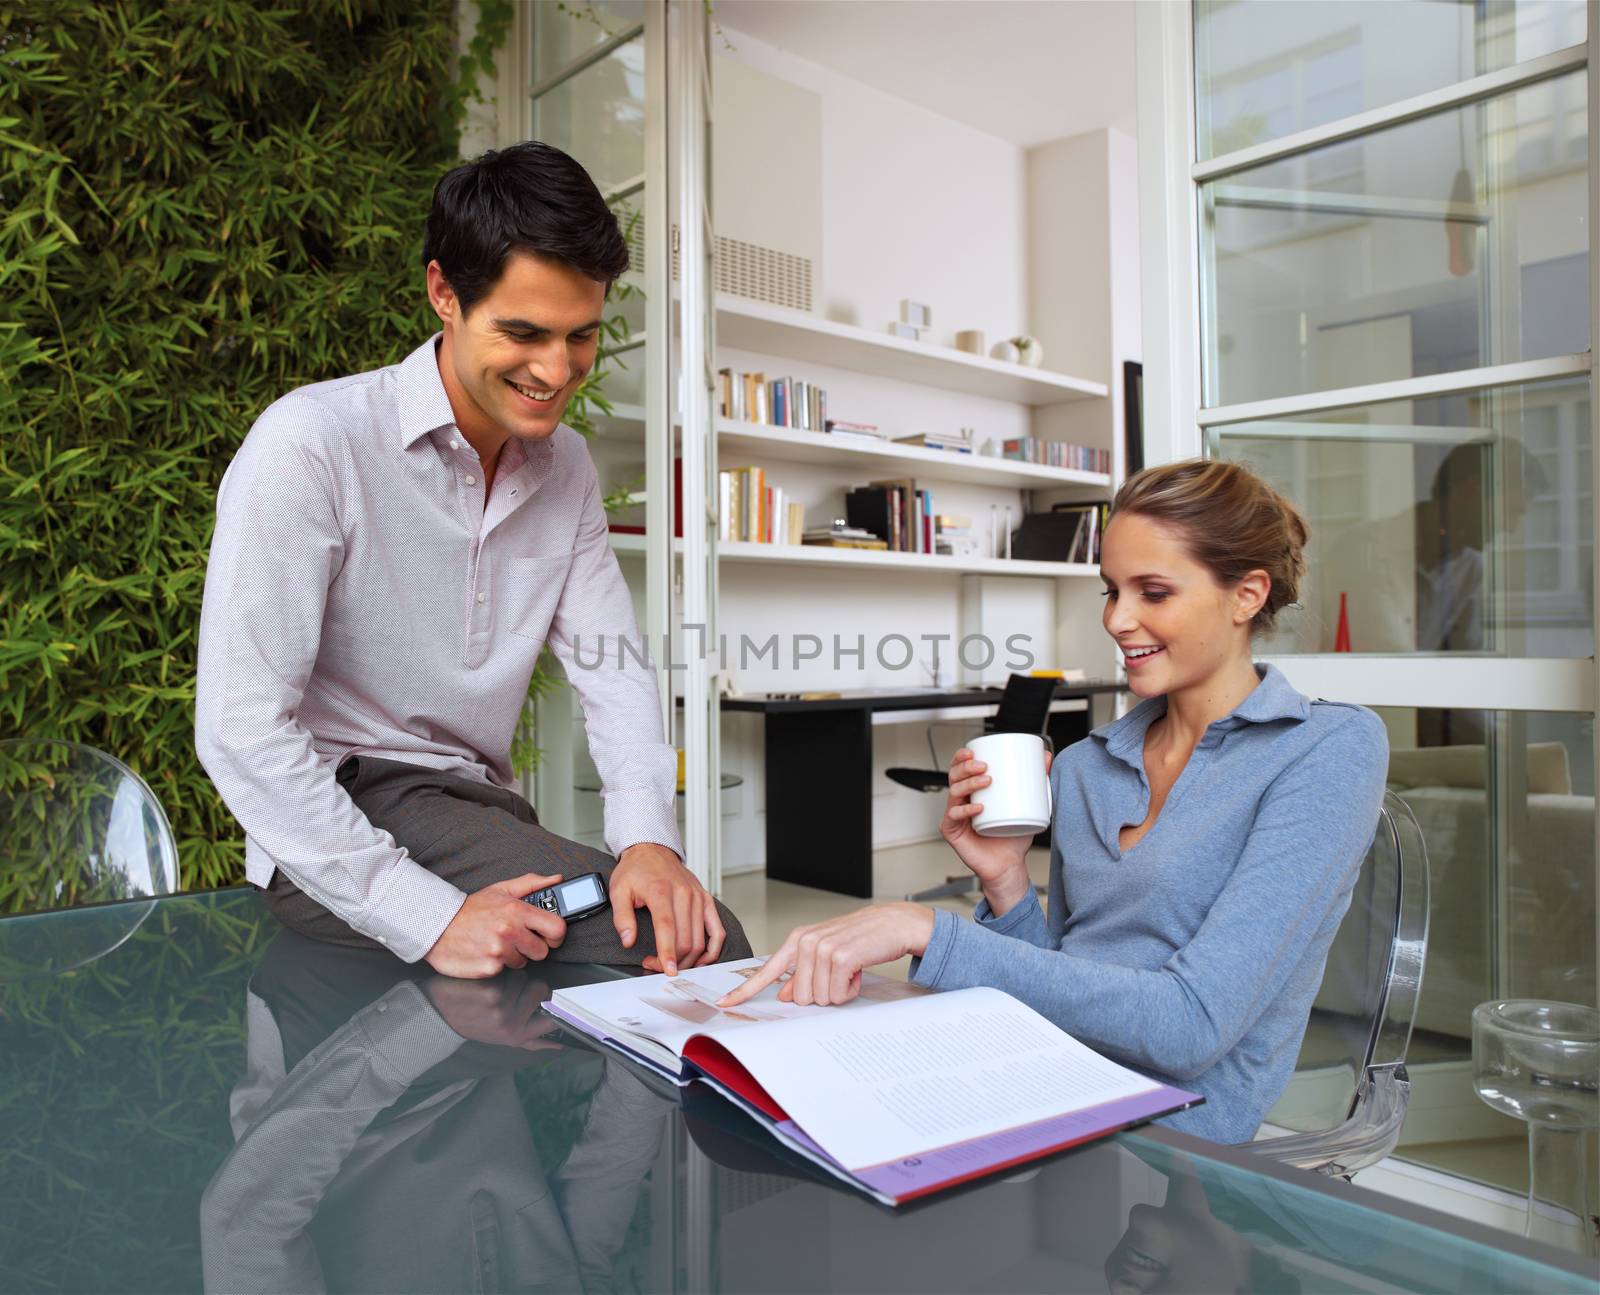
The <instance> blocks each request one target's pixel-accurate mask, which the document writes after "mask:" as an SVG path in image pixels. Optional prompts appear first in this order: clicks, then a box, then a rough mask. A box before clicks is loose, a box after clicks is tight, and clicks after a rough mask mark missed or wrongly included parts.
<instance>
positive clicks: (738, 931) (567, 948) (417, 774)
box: [262, 755, 751, 967]
mask: <svg viewBox="0 0 1600 1295" xmlns="http://www.w3.org/2000/svg"><path fill="white" fill-rule="evenodd" d="M337 777H338V780H339V785H340V786H341V787H343V788H344V789H345V791H346V792H348V793H349V796H350V799H351V800H353V801H355V803H356V808H357V809H359V810H360V811H361V812H362V813H363V814H365V815H366V816H367V819H368V820H369V821H370V822H371V823H372V825H373V826H374V827H377V828H380V829H381V830H383V831H385V832H387V833H389V835H390V836H392V837H394V839H395V841H396V843H397V844H399V845H400V846H401V847H403V848H404V849H405V850H406V851H407V853H409V854H410V855H411V857H412V858H413V859H415V860H416V861H417V862H418V863H420V864H421V865H422V866H423V867H424V868H426V869H427V870H428V871H429V872H431V873H433V874H434V875H435V876H437V877H443V878H444V879H445V880H446V881H448V882H450V883H451V884H452V885H455V886H458V887H460V888H461V889H462V890H464V891H466V892H467V893H468V894H471V893H472V892H473V891H475V890H482V889H483V888H484V887H485V886H489V885H492V884H494V883H495V882H497V881H510V880H511V879H512V878H513V877H520V876H522V875H523V874H524V873H528V872H538V873H546V874H548V873H560V874H561V875H562V876H563V877H575V876H577V875H578V874H579V873H583V872H600V873H604V874H605V876H606V881H607V884H608V885H609V884H610V879H611V871H612V869H613V868H615V867H616V866H617V861H616V860H615V859H614V858H612V857H611V856H610V855H609V854H606V853H604V852H603V851H601V850H596V849H593V848H591V847H589V846H587V845H580V844H579V843H578V842H577V841H569V840H567V839H566V838H565V837H560V836H557V835H555V834H554V833H553V832H547V831H546V830H545V829H544V828H542V827H540V826H539V819H538V816H537V815H536V814H535V813H534V812H533V806H532V805H530V804H528V802H527V801H526V800H524V799H523V798H522V797H521V796H519V795H517V794H516V792H513V791H504V790H502V789H501V788H499V787H492V786H490V785H489V784H488V783H481V782H475V781H473V780H472V779H470V778H462V777H458V776H457V775H454V774H449V773H442V772H440V771H439V770H437V769H424V768H421V767H420V766H417V765H410V764H401V763H399V762H397V761H394V760H377V759H374V758H373V757H371V756H365V755H364V756H349V757H347V758H346V759H345V760H344V762H343V763H341V764H340V765H339V769H338V774H337ZM262 897H263V899H264V900H265V901H266V905H267V908H268V909H269V910H270V911H271V912H272V915H273V916H274V917H276V918H277V919H278V920H279V921H280V922H282V923H283V924H284V925H285V926H287V927H288V928H289V929H290V930H293V931H299V932H300V934H302V935H306V936H309V937H310V938H311V939H313V940H322V941H325V942H326V943H328V944H339V945H343V946H345V947H346V948H355V949H381V948H382V947H383V946H382V945H380V944H379V943H378V942H377V941H376V940H374V939H372V938H371V937H369V936H365V935H362V934H361V933H360V932H358V931H355V930H352V929H351V928H350V926H349V925H348V924H346V923H345V921H344V919H342V918H340V917H337V916H335V915H334V914H333V913H330V912H329V911H328V910H327V909H325V908H323V907H322V905H321V904H319V903H317V902H316V900H314V899H312V898H311V897H310V896H309V895H307V894H306V893H305V892H304V891H302V890H301V889H300V888H299V887H298V886H296V885H295V884H294V882H293V881H292V880H290V878H289V876H288V874H286V873H285V872H284V871H283V869H282V868H279V869H278V870H277V871H276V872H274V873H273V874H272V881H271V884H270V885H269V886H268V887H267V889H266V890H264V891H263V892H262ZM717 912H718V913H719V914H720V915H721V917H722V925H723V928H724V929H725V930H726V931H727V941H726V942H725V943H724V945H723V948H722V957H721V959H720V960H721V961H723V962H727V961H730V960H732V959H735V958H748V957H750V956H751V955H750V941H749V940H748V939H747V938H746V937H745V933H744V928H743V927H742V926H740V925H739V919H738V918H736V917H735V916H734V915H733V913H732V912H731V911H730V910H729V909H728V908H727V907H726V906H725V905H724V904H723V903H722V901H721V900H718V901H717ZM637 916H638V919H639V920H638V924H637V930H638V935H637V937H636V938H635V940H634V942H633V948H631V949H624V948H623V947H622V942H621V941H620V940H619V939H618V938H617V931H616V928H615V927H614V926H613V925H612V923H611V915H610V913H609V912H599V913H595V914H594V915H593V916H592V917H588V918H585V919H583V920H582V921H578V922H573V923H572V924H570V925H569V926H568V927H567V938H566V939H565V940H563V941H562V942H561V944H560V945H559V946H558V947H556V948H555V949H552V950H551V952H550V956H551V958H552V959H553V960H557V961H561V962H598V963H605V964H609V965H613V966H634V967H637V966H638V965H639V963H640V962H641V961H642V960H643V959H644V958H645V957H646V956H647V955H649V954H652V953H654V952H655V951H656V939H655V928H654V927H653V926H652V925H651V922H650V910H649V909H645V908H641V909H639V910H638V911H637Z"/></svg>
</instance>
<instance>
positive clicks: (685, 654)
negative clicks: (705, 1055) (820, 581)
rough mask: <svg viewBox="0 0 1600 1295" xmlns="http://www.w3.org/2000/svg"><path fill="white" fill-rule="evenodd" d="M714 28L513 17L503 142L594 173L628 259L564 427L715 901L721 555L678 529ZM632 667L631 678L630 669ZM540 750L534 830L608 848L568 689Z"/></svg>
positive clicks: (698, 445) (684, 504) (688, 17)
mask: <svg viewBox="0 0 1600 1295" xmlns="http://www.w3.org/2000/svg"><path fill="white" fill-rule="evenodd" d="M707 26H708V23H707V20H706V16H705V13H704V9H703V7H702V6H701V5H699V4H697V3H685V2H682V0H575V2H574V3H571V4H559V5H558V4H555V3H540V4H532V5H522V6H519V8H518V11H517V27H516V31H515V36H514V40H515V41H516V42H520V45H519V48H520V50H521V51H523V52H524V54H525V57H526V60H527V66H528V72H529V79H530V80H531V85H530V86H529V87H527V89H526V112H525V116H524V118H523V120H522V121H521V122H520V123H519V124H518V126H517V127H516V128H515V130H514V131H513V133H514V134H515V136H516V137H517V138H531V139H539V140H542V141H544V142H545V143H548V144H553V145H555V146H556V147H558V148H561V149H563V150H565V151H566V152H568V153H570V154H572V155H573V156H574V157H575V158H577V160H578V161H579V162H581V163H582V164H583V165H584V166H585V167H586V168H587V169H588V171H589V173H590V175H591V176H592V177H593V178H594V180H595V182H596V184H597V185H598V186H599V187H600V189H601V191H602V192H603V193H604V194H605V195H606V197H607V200H608V202H609V203H610V204H611V206H612V208H613V209H614V210H615V212H616V213H617V217H618V219H619V221H620V222H621V223H622V227H623V229H624V231H625V232H626V234H627V236H628V242H629V246H630V249H631V251H632V254H633V266H632V268H631V269H630V271H629V272H628V274H627V275H626V276H625V277H624V278H623V279H622V281H621V282H620V283H619V284H618V285H617V286H616V288H615V289H613V292H612V296H611V299H610V302H609V304H608V308H607V321H606V329H605V336H604V338H603V339H602V345H601V352H600V359H599V362H598V363H597V364H596V367H595V371H594V374H593V375H592V377H591V379H590V381H589V383H588V384H587V385H586V386H585V388H584V389H583V391H582V393H581V398H579V399H575V401H574V404H573V406H572V408H571V409H569V414H568V418H567V421H568V423H569V424H570V425H572V426H573V427H575V428H577V429H578V430H579V431H581V432H583V433H584V434H585V435H586V436H587V437H588V440H589V449H590V453H591V455H592V456H593V458H594V460H595V465H596V468H597V470H598V471H599V474H600V479H601V484H602V487H603V488H604V490H605V491H606V498H607V505H608V512H609V513H610V520H611V539H612V547H613V548H614V550H615V551H616V553H617V558H618V561H619V563H620V564H621V566H622V569H623V572H624V574H625V575H626V576H627V578H628V582H629V584H630V586H631V587H632V589H633V592H634V603H635V613H636V616H637V618H638V622H639V627H640V629H641V631H642V632H643V634H644V637H645V645H646V649H647V651H648V656H649V661H650V662H651V664H653V666H654V668H655V671H656V679H657V685H658V688H659V690H660V693H661V698H662V722H663V725H664V728H665V731H666V732H667V733H668V734H669V735H670V736H671V740H672V741H673V743H674V744H675V745H676V746H677V747H678V748H679V749H680V751H682V752H683V756H682V767H683V769H684V774H685V777H684V784H683V787H682V791H683V795H682V797H681V798H680V804H681V806H682V807H683V810H684V830H685V848H686V851H687V854H688V859H687V862H688V863H689V866H690V867H691V869H693V870H694V871H695V873H696V875H698V876H699V877H700V878H701V879H702V880H703V881H705V882H706V883H707V884H709V885H711V886H713V887H715V886H716V884H717V881H718V879H719V868H718V858H719V851H718V845H719V842H718V836H717V832H716V830H715V829H716V826H717V819H716V812H717V804H718V795H717V793H716V792H715V791H714V790H713V789H714V788H715V787H716V786H717V784H718V781H719V777H720V773H719V770H718V768H717V765H718V750H717V724H716V722H715V704H716V702H715V680H714V678H712V677H711V676H709V675H708V674H707V672H706V670H705V668H704V666H705V661H704V658H703V657H701V656H700V655H699V652H698V648H699V646H700V645H701V644H702V643H704V642H714V641H715V640H714V633H713V631H712V623H713V620H714V607H715V597H714V585H713V584H712V582H713V581H714V572H715V556H714V553H712V554H709V555H708V554H707V553H706V551H705V543H706V540H705V537H704V536H703V534H702V529H703V528H696V527H693V526H690V527H688V528H687V529H686V528H685V526H684V525H683V522H682V519H681V518H680V517H679V516H678V515H677V512H678V509H679V506H680V504H681V511H682V516H683V517H703V516H705V499H706V492H705V486H704V484H703V483H704V482H705V481H706V480H707V479H709V480H713V481H714V480H715V474H716V465H715V455H714V450H713V449H712V448H711V442H710V437H709V429H710V413H709V404H708V403H707V401H706V400H705V399H698V398H697V393H698V392H699V391H700V390H701V387H702V385H704V386H705V388H706V390H707V391H709V386H708V385H707V383H706V378H705V373H706V371H707V370H708V369H709V357H710V353H711V352H710V339H709V331H708V330H709V328H710V320H711V313H712V312H711V310H710V303H709V297H708V295H707V294H708V293H709V281H710V280H709V274H708V273H706V272H704V271H703V270H701V269H700V268H699V267H700V266H701V263H702V258H703V257H705V256H709V247H710V235H709V222H710V201H709V192H710V189H709V183H710V181H709V165H710V162H709V154H708V150H707V147H706V140H707V132H708V130H709V111H710V95H709V76H710V70H709V46H708V43H707V40H706V29H707ZM502 142H510V141H509V140H504V141H502ZM685 321H698V322H696V323H695V324H694V326H693V327H690V326H689V325H688V323H686V322H685ZM707 472H709V474H710V475H709V478H708V477H707V476H706V473H707ZM714 539H715V532H714V529H713V530H712V532H711V541H712V542H714ZM680 550H681V556H680V552H679V551H680ZM685 626H687V627H688V633H687V634H685V631H684V627H685ZM625 664H626V666H627V668H635V669H636V668H640V666H639V664H638V661H637V659H636V658H635V657H632V656H630V657H629V658H628V660H627V661H626V662H625ZM708 716H709V717H710V718H709V719H708ZM533 740H534V742H535V743H536V745H537V746H538V748H539V751H540V759H539V763H538V765H537V766H536V769H535V773H534V777H533V779H532V782H533V791H534V800H535V804H536V805H537V807H538V810H539V814H540V817H541V820H542V821H543V822H544V823H545V824H546V826H548V827H550V828H551V830H552V831H556V832H559V833H561V834H563V835H567V836H572V837H575V838H577V839H579V840H583V841H585V842H588V843H590V844H593V845H597V846H602V847H603V846H604V837H603V819H602V802H601V789H600V785H599V779H598V776H597V775H596V773H595V771H594V767H593V764H592V762H591V761H590V760H589V758H588V754H587V746H586V743H585V741H584V733H583V727H582V717H581V714H580V713H579V711H578V707H577V703H576V699H575V697H574V695H573V694H572V692H571V690H570V689H569V688H568V687H567V686H566V685H565V683H564V682H563V681H558V682H557V684H556V686H555V687H554V688H552V690H551V691H549V692H548V693H547V694H546V695H545V696H544V697H543V698H541V700H540V702H539V704H538V707H537V721H536V732H535V734H534V739H533Z"/></svg>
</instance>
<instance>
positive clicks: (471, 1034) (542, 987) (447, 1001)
mask: <svg viewBox="0 0 1600 1295" xmlns="http://www.w3.org/2000/svg"><path fill="white" fill-rule="evenodd" d="M422 992H423V993H424V994H426V995H427V996H428V1001H429V1002H430V1003H432V1004H433V1007H434V1010H435V1011H436V1012H438V1013H439V1015H440V1016H441V1017H442V1018H443V1019H444V1023H445V1024H446V1025H448V1026H449V1027H450V1028H451V1029H452V1030H454V1031H455V1032H456V1033H457V1034H459V1035H460V1036H461V1037H462V1038H463V1039H468V1040H470V1041H472V1042H474V1043H489V1044H493V1045H494V1046H496V1047H501V1048H521V1049H522V1050H523V1051H525V1052H543V1051H556V1052H559V1051H560V1050H561V1045H560V1044H559V1043H547V1042H544V1041H543V1040H544V1036H545V1035H547V1034H549V1033H550V1032H551V1031H552V1030H554V1029H555V1028H556V1025H557V1022H556V1019H555V1017H553V1016H551V1015H549V1014H548V1013H546V1012H541V1011H540V1010H539V1006H540V1004H541V1003H543V1002H544V1000H545V999H547V998H549V997H550V986H549V985H547V984H545V983H544V982H543V981H541V980H534V979H533V978H532V977H531V976H530V977H522V976H509V977H507V978H506V979H505V980H498V981H495V982H494V983H493V984H485V983H483V982H482V981H479V982H477V983H473V982H471V981H466V980H454V979H452V978H451V977H449V976H435V977H434V978H433V979H431V980H426V981H424V982H423V984H422Z"/></svg>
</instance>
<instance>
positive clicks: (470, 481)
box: [467, 477, 478, 486]
mask: <svg viewBox="0 0 1600 1295" xmlns="http://www.w3.org/2000/svg"><path fill="white" fill-rule="evenodd" d="M467 484H468V485H469V486H475V485H477V484H478V478H477V477H468V478H467Z"/></svg>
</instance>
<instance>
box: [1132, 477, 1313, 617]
mask: <svg viewBox="0 0 1600 1295" xmlns="http://www.w3.org/2000/svg"><path fill="white" fill-rule="evenodd" d="M1124 513H1128V514H1132V515H1137V516H1140V517H1148V518H1149V519H1150V520H1151V521H1155V522H1161V523H1163V524H1165V525H1167V526H1170V527H1172V529H1173V530H1174V531H1176V532H1177V533H1178V535H1179V536H1180V537H1181V538H1182V540H1183V544H1184V547H1185V548H1187V549H1188V551H1189V555H1190V556H1191V557H1192V558H1194V560H1195V561H1196V562H1198V563H1200V565H1201V566H1203V567H1205V568H1206V570H1207V571H1209V572H1210V573H1211V576H1212V579H1214V580H1215V581H1216V582H1217V583H1218V584H1219V585H1221V586H1222V587H1223V588H1225V589H1231V588H1232V587H1233V586H1234V585H1236V584H1238V583H1239V581H1240V580H1242V579H1243V578H1244V577H1245V576H1246V575H1248V574H1249V573H1250V572H1252V571H1258V570H1259V571H1265V572H1266V573H1267V575H1268V576H1270V577H1271V578H1272V588H1271V589H1270V590H1268V592H1267V601H1266V602H1265V603H1264V604H1262V607H1261V610H1260V611H1258V612H1257V613H1256V616H1255V623H1254V624H1253V625H1252V626H1251V633H1265V632H1266V631H1268V630H1270V629H1271V628H1272V627H1273V625H1274V623H1275V622H1276V621H1277V618H1278V612H1279V611H1281V610H1282V609H1283V608H1285V607H1287V606H1288V605H1289V604H1290V603H1293V602H1296V601H1297V600H1298V599H1299V597H1300V581H1301V579H1302V578H1303V577H1304V575H1305V569H1306V563H1305V547H1306V539H1307V538H1308V535H1309V532H1308V531H1307V529H1306V522H1305V518H1304V517H1302V516H1301V515H1300V510H1299V509H1298V508H1296V507H1295V506H1294V505H1293V504H1291V503H1290V502H1289V501H1288V500H1287V499H1285V498H1284V497H1283V496H1282V495H1280V494H1279V493H1278V492H1277V491H1276V490H1274V489H1273V488H1272V487H1271V486H1270V485H1268V484H1267V483H1266V482H1265V481H1263V480H1262V479H1261V478H1260V477H1258V476H1257V475H1256V474H1255V473H1254V472H1252V471H1251V470H1250V469H1249V468H1247V467H1244V466H1242V465H1241V464H1238V463H1219V462H1217V461H1215V460H1213V459H1185V460H1183V461H1182V462H1180V463H1164V464H1162V465H1161V466H1160V467H1154V468H1146V469H1145V470H1144V471H1143V472H1138V473H1135V474H1134V475H1133V476H1131V477H1129V478H1128V479H1127V480H1126V481H1124V482H1123V483H1122V489H1121V490H1119V491H1117V497H1116V499H1115V500H1114V501H1113V503H1112V505H1111V516H1112V517H1113V518H1115V517H1118V516H1120V515H1122V514H1124Z"/></svg>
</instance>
